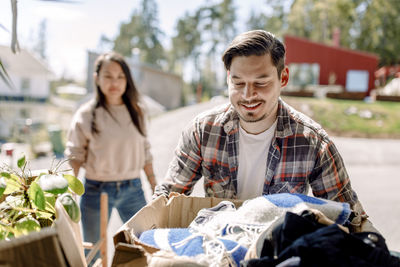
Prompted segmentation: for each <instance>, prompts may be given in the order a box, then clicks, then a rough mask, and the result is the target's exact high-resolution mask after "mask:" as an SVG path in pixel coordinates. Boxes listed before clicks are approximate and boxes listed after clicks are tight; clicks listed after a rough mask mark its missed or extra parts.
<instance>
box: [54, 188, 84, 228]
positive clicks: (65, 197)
mask: <svg viewBox="0 0 400 267" xmlns="http://www.w3.org/2000/svg"><path fill="white" fill-rule="evenodd" d="M58 200H59V201H60V202H61V204H62V205H63V206H64V209H65V210H66V211H67V213H68V215H69V217H70V218H71V220H72V221H74V222H76V223H78V222H79V221H80V219H81V211H80V209H79V206H78V204H77V203H76V201H75V199H74V198H73V197H72V195H71V194H70V193H64V194H62V195H61V196H59V197H58Z"/></svg>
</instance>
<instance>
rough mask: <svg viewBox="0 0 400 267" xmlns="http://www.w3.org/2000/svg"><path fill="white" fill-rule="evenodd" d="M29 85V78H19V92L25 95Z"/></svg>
mask: <svg viewBox="0 0 400 267" xmlns="http://www.w3.org/2000/svg"><path fill="white" fill-rule="evenodd" d="M30 87H31V80H30V79H29V78H22V79H21V93H22V94H24V95H26V94H28V93H29V91H30Z"/></svg>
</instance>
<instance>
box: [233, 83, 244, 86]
mask: <svg viewBox="0 0 400 267" xmlns="http://www.w3.org/2000/svg"><path fill="white" fill-rule="evenodd" d="M234 85H235V86H244V83H234Z"/></svg>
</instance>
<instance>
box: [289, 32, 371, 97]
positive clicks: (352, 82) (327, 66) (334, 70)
mask: <svg viewBox="0 0 400 267" xmlns="http://www.w3.org/2000/svg"><path fill="white" fill-rule="evenodd" d="M284 39H285V40H284V42H285V46H286V53H287V54H286V64H288V65H289V68H290V65H291V64H313V65H314V66H315V65H316V64H318V65H319V68H318V67H317V68H316V69H317V72H319V73H318V74H317V76H318V79H317V80H319V84H320V85H328V84H332V79H333V83H334V84H337V85H341V86H343V87H344V88H345V89H346V91H347V92H357V93H360V92H365V93H366V95H369V93H370V91H371V90H372V89H373V88H374V80H375V77H374V72H375V71H376V69H377V66H378V56H376V55H374V54H370V53H366V52H361V51H355V50H351V49H345V48H341V47H339V46H329V45H326V44H322V43H316V42H311V41H309V40H307V39H304V38H299V37H294V36H289V35H286V36H285V37H284Z"/></svg>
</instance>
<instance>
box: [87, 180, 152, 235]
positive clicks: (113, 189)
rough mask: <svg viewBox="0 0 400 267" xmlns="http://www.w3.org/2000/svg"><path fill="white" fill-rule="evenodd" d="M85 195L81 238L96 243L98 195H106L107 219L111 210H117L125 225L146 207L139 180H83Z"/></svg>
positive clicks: (98, 229)
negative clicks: (103, 193) (104, 193)
mask: <svg viewBox="0 0 400 267" xmlns="http://www.w3.org/2000/svg"><path fill="white" fill-rule="evenodd" d="M84 184H85V193H84V194H83V195H82V197H81V202H80V208H81V213H82V229H83V238H84V241H86V242H92V243H96V242H97V241H98V240H99V238H100V195H101V193H102V192H106V193H107V194H108V219H110V215H111V211H112V208H113V207H115V208H116V209H117V210H118V213H119V216H120V217H121V220H122V221H123V222H124V223H125V222H126V221H127V220H129V219H130V218H131V217H132V216H133V215H135V213H136V212H138V211H139V210H140V209H141V208H142V207H144V206H145V205H146V199H145V198H144V193H143V190H142V183H141V181H140V178H136V179H132V180H125V181H119V182H98V181H94V180H89V179H85V182H84Z"/></svg>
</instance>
